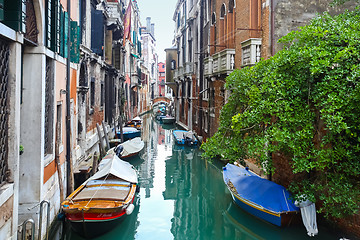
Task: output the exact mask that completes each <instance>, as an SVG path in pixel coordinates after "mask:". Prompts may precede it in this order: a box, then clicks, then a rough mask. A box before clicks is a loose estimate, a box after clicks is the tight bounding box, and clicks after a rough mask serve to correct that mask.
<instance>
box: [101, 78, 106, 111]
mask: <svg viewBox="0 0 360 240" xmlns="http://www.w3.org/2000/svg"><path fill="white" fill-rule="evenodd" d="M104 92H105V90H104V83H101V93H100V95H101V96H100V106H101V107H103V106H104V97H105V94H104Z"/></svg>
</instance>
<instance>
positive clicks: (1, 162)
mask: <svg viewBox="0 0 360 240" xmlns="http://www.w3.org/2000/svg"><path fill="white" fill-rule="evenodd" d="M9 52H10V49H9V45H8V43H7V42H5V41H3V40H1V39H0V55H1V56H3V58H2V59H1V61H0V72H1V73H3V74H0V95H1V96H2V97H3V100H2V101H0V112H2V113H5V112H7V111H8V110H9V103H8V101H6V99H7V98H8V79H9V78H8V68H9ZM8 121H9V114H2V117H1V118H0V134H1V141H0V153H1V154H0V186H2V185H3V184H5V183H6V182H7V181H8V176H9V175H8Z"/></svg>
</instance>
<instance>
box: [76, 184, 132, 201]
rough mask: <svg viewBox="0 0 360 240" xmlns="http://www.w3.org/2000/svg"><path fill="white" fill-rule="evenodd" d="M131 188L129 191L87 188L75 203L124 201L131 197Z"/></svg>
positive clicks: (78, 195) (77, 197)
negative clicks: (91, 200)
mask: <svg viewBox="0 0 360 240" xmlns="http://www.w3.org/2000/svg"><path fill="white" fill-rule="evenodd" d="M129 192H130V188H127V189H125V188H124V189H114V188H111V187H106V188H105V187H104V188H101V189H99V188H96V189H93V188H85V189H83V190H82V191H81V192H80V193H79V194H77V195H76V196H75V197H74V198H73V201H82V200H89V199H93V200H98V199H102V200H117V201H124V200H125V199H126V197H127V196H128V195H129Z"/></svg>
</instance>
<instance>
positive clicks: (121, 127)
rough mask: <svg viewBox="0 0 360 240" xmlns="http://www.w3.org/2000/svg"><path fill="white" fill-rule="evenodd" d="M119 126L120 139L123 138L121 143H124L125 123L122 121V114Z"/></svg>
mask: <svg viewBox="0 0 360 240" xmlns="http://www.w3.org/2000/svg"><path fill="white" fill-rule="evenodd" d="M119 126H120V139H121V143H123V142H124V133H123V123H122V117H121V115H120V117H119Z"/></svg>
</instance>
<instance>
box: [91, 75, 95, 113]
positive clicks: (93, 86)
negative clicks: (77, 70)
mask: <svg viewBox="0 0 360 240" xmlns="http://www.w3.org/2000/svg"><path fill="white" fill-rule="evenodd" d="M94 106H95V78H94V77H92V78H91V83H90V107H91V108H94Z"/></svg>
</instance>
